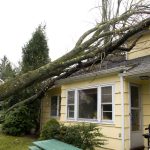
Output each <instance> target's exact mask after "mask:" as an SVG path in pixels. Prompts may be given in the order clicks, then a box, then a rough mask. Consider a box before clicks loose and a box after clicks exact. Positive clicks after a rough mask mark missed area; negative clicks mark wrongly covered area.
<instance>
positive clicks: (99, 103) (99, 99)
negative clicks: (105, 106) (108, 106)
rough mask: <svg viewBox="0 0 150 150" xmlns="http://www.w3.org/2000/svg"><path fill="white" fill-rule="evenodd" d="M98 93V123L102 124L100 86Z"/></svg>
mask: <svg viewBox="0 0 150 150" xmlns="http://www.w3.org/2000/svg"><path fill="white" fill-rule="evenodd" d="M97 92H98V94H97V109H98V110H97V120H98V122H100V121H101V119H102V118H101V87H100V86H99V87H98V88H97Z"/></svg>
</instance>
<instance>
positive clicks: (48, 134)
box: [40, 119, 60, 140]
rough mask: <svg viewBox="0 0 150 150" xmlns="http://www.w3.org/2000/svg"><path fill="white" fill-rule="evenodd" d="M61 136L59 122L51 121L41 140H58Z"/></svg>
mask: <svg viewBox="0 0 150 150" xmlns="http://www.w3.org/2000/svg"><path fill="white" fill-rule="evenodd" d="M59 134H60V124H59V122H58V121H57V120H55V119H51V120H49V121H48V122H47V123H46V124H45V125H44V127H43V129H42V132H41V135H40V139H42V140H46V139H52V138H54V139H58V136H59Z"/></svg>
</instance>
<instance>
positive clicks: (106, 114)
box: [101, 86, 112, 120]
mask: <svg viewBox="0 0 150 150" xmlns="http://www.w3.org/2000/svg"><path fill="white" fill-rule="evenodd" d="M101 111H102V112H101V114H102V120H112V86H106V87H102V88H101Z"/></svg>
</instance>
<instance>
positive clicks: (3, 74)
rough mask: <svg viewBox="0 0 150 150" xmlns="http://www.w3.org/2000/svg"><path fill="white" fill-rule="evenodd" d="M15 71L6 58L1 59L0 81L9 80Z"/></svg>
mask: <svg viewBox="0 0 150 150" xmlns="http://www.w3.org/2000/svg"><path fill="white" fill-rule="evenodd" d="M15 74H16V72H15V69H13V68H12V64H11V62H10V61H9V60H8V58H7V57H6V56H4V57H3V58H2V59H1V63H0V79H2V80H9V79H11V78H13V77H14V76H15Z"/></svg>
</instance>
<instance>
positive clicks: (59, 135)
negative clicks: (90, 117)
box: [41, 120, 105, 150]
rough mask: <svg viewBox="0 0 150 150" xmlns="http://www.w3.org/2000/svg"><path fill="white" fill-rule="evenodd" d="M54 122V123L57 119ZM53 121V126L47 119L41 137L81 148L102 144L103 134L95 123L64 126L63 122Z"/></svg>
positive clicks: (90, 147)
mask: <svg viewBox="0 0 150 150" xmlns="http://www.w3.org/2000/svg"><path fill="white" fill-rule="evenodd" d="M53 121H54V120H53ZM54 122H55V123H56V122H57V121H54ZM55 123H54V124H53V125H54V126H53V125H52V123H50V121H49V122H48V123H47V124H46V125H45V126H44V128H43V130H42V133H41V135H42V139H52V138H54V139H58V140H60V141H62V142H65V143H68V144H71V145H74V146H76V147H79V148H81V149H83V150H94V147H101V146H102V145H104V142H105V140H104V136H103V135H102V134H101V132H100V129H99V128H98V127H97V126H96V125H95V124H85V123H83V124H79V125H71V126H65V125H63V124H61V125H60V124H59V123H58V122H57V123H58V124H57V123H56V124H55ZM48 124H49V125H48ZM48 126H49V127H48ZM52 126H53V127H52Z"/></svg>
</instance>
